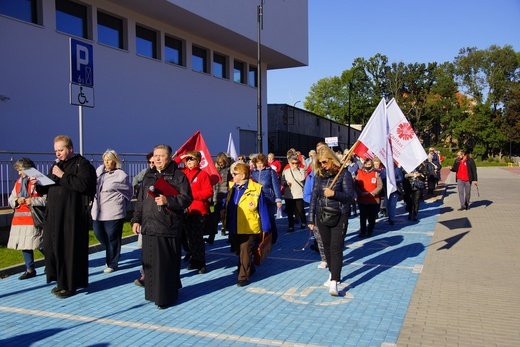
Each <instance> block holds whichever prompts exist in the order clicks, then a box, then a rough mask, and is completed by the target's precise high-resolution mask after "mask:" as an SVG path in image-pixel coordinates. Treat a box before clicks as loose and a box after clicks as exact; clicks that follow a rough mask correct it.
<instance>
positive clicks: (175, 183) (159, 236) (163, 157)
mask: <svg viewBox="0 0 520 347" xmlns="http://www.w3.org/2000/svg"><path fill="white" fill-rule="evenodd" d="M153 161H154V165H155V167H153V168H151V169H150V170H148V171H147V172H146V174H145V176H144V178H143V181H142V187H141V189H140V190H139V195H138V197H137V203H136V206H135V210H134V215H133V218H132V221H131V222H132V231H133V232H134V233H135V234H139V233H141V235H142V239H143V248H142V264H143V269H144V288H145V299H146V300H149V301H152V302H154V303H155V304H156V305H157V307H158V308H159V309H163V308H167V307H169V306H171V305H173V304H174V303H175V302H176V301H177V299H178V291H179V289H180V288H181V287H182V284H181V279H180V272H181V236H182V222H183V219H184V210H185V209H186V208H187V207H188V206H189V205H190V204H191V202H192V201H193V196H192V193H191V189H190V184H189V182H188V179H187V178H186V176H185V175H184V174H183V173H182V172H181V171H180V170H179V169H178V168H177V164H176V163H175V162H173V161H172V149H171V147H170V146H168V145H157V146H155V148H154V151H153ZM161 185H162V186H161Z"/></svg>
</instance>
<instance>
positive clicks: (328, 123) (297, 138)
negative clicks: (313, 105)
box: [268, 104, 361, 155]
mask: <svg viewBox="0 0 520 347" xmlns="http://www.w3.org/2000/svg"><path fill="white" fill-rule="evenodd" d="M268 122H269V125H268V128H269V151H270V152H273V153H275V154H276V155H284V154H285V153H286V152H287V150H288V149H289V148H295V149H297V150H299V151H300V152H302V153H303V154H305V155H307V153H308V152H309V150H311V149H314V148H315V147H316V143H318V142H319V141H325V138H327V137H338V147H335V148H334V150H337V149H338V148H340V149H341V150H344V149H346V148H349V147H350V146H349V145H348V131H349V127H348V126H347V125H344V124H341V123H338V122H335V121H332V120H329V119H326V118H323V117H320V116H318V115H316V114H314V113H312V112H309V111H306V110H302V109H299V108H296V107H293V106H290V105H287V104H269V109H268ZM360 134H361V131H359V130H357V129H354V128H351V129H350V145H352V144H354V142H356V140H357V139H358V138H359V135H360Z"/></svg>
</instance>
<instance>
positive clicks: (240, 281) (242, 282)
mask: <svg viewBox="0 0 520 347" xmlns="http://www.w3.org/2000/svg"><path fill="white" fill-rule="evenodd" d="M247 284H248V282H247V280H239V281H238V282H237V286H239V287H245V286H247Z"/></svg>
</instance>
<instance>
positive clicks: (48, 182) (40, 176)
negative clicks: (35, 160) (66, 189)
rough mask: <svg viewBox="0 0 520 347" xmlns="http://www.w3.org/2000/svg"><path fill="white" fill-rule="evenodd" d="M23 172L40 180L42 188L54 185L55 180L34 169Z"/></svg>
mask: <svg viewBox="0 0 520 347" xmlns="http://www.w3.org/2000/svg"><path fill="white" fill-rule="evenodd" d="M23 172H24V173H25V174H26V175H27V176H29V177H35V178H36V179H37V180H38V183H39V184H40V185H42V186H50V185H51V184H54V181H53V180H51V179H50V178H49V177H47V176H45V175H44V174H42V173H41V172H40V171H38V170H36V169H35V168H33V167H32V168H30V169H27V170H23Z"/></svg>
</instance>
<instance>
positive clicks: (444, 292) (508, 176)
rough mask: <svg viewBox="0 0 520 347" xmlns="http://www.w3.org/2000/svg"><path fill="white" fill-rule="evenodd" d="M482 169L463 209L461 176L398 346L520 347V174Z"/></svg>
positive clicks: (448, 197) (450, 184) (449, 192)
mask: <svg viewBox="0 0 520 347" xmlns="http://www.w3.org/2000/svg"><path fill="white" fill-rule="evenodd" d="M518 172H519V170H518V169H517V168H512V169H510V168H479V169H478V175H479V183H480V184H479V193H480V196H478V194H477V190H476V189H475V187H473V189H472V201H473V202H472V204H471V208H470V210H469V211H457V210H456V209H457V208H458V207H459V206H460V204H459V200H458V194H457V188H456V186H455V185H454V184H455V181H454V176H453V174H452V175H450V176H449V177H448V180H447V182H446V184H447V189H446V194H445V197H444V202H443V206H442V209H441V214H440V216H439V219H438V221H437V224H436V226H435V229H434V234H433V236H432V238H431V242H430V244H429V245H428V251H427V254H426V258H425V261H424V268H423V271H422V273H421V275H420V276H419V280H418V282H417V285H416V287H415V291H414V295H413V297H412V301H411V302H410V306H409V308H408V311H407V314H406V318H405V320H404V323H403V327H402V329H401V333H400V335H399V339H398V342H397V345H398V346H400V347H401V346H486V347H487V346H520V296H519V295H518V293H519V289H518V288H519V287H520V256H519V250H520V228H519V227H518V223H517V218H518V215H519V213H520V209H519V206H520V200H519V198H520V194H519V193H520V176H518Z"/></svg>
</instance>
